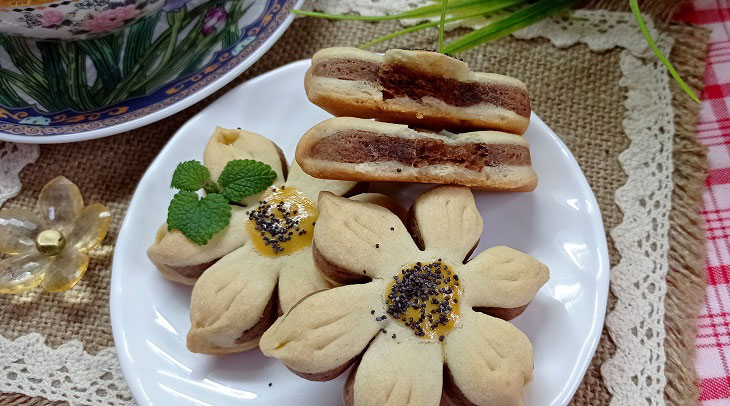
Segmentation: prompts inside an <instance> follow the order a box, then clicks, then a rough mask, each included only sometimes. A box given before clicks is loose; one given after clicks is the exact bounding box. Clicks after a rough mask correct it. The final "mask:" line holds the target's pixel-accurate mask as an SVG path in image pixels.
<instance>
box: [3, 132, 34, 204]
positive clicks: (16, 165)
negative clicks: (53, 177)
mask: <svg viewBox="0 0 730 406" xmlns="http://www.w3.org/2000/svg"><path fill="white" fill-rule="evenodd" d="M36 159H38V145H35V144H16V143H14V142H5V141H0V207H2V205H3V203H5V202H6V201H7V200H8V199H10V198H13V197H15V196H17V195H18V193H20V187H21V184H20V179H19V178H18V173H20V171H21V170H22V169H23V167H25V166H26V165H28V164H29V163H32V162H35V161H36Z"/></svg>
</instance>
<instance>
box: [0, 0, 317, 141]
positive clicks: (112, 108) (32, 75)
mask: <svg viewBox="0 0 730 406" xmlns="http://www.w3.org/2000/svg"><path fill="white" fill-rule="evenodd" d="M2 1H4V0H0V4H1V2H2ZM26 1H27V0H26ZM97 1H102V0H97ZM302 1H303V0H216V1H208V0H168V1H166V2H164V7H163V8H161V9H160V10H159V11H158V12H156V13H153V14H150V15H147V16H144V17H142V18H138V19H137V20H136V21H135V22H134V23H133V24H132V25H130V26H127V27H125V28H124V29H122V30H118V31H115V32H112V33H110V34H107V35H101V36H96V37H93V38H89V39H87V40H84V41H63V42H60V41H46V40H34V39H30V38H20V37H13V36H10V35H4V34H0V140H5V141H20V142H31V143H36V142H58V141H61V140H62V139H63V141H61V142H70V141H78V140H81V139H91V138H98V137H100V136H105V135H110V134H114V133H118V132H121V131H122V130H121V128H122V127H125V128H126V129H127V130H129V129H132V128H136V127H138V126H140V125H143V124H137V123H141V122H143V121H145V120H147V123H149V121H148V119H151V118H154V119H155V120H158V119H160V118H162V117H163V116H161V115H162V114H163V113H164V116H165V117H166V116H167V115H169V114H172V113H174V112H176V111H179V110H180V109H182V108H184V107H186V103H190V100H192V99H194V98H195V97H201V95H207V94H210V93H211V92H212V91H214V90H216V89H217V88H219V87H220V86H222V84H224V83H227V82H228V81H230V80H231V79H233V78H234V77H235V76H233V75H232V74H233V73H236V72H238V73H240V72H241V71H242V70H243V69H245V68H246V67H247V66H250V64H251V63H253V61H255V60H256V59H258V57H260V56H261V54H262V52H261V51H262V48H263V50H264V51H265V50H266V49H268V47H270V46H271V44H273V42H274V41H276V39H277V38H278V36H279V35H281V33H282V32H283V29H285V28H286V27H287V26H288V24H289V22H290V21H291V20H292V19H293V16H292V14H291V13H290V10H292V9H293V8H294V7H295V6H296V5H297V4H300V3H301V2H302ZM160 3H161V4H162V3H163V0H160ZM50 18H51V17H49V19H50ZM9 55H13V57H9ZM84 62H85V63H84ZM187 105H189V104H187ZM57 136H58V137H57ZM60 136H63V137H60ZM52 138H55V139H58V141H55V140H54V141H51V139H52Z"/></svg>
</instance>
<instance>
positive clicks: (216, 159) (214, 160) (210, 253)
mask: <svg viewBox="0 0 730 406" xmlns="http://www.w3.org/2000/svg"><path fill="white" fill-rule="evenodd" d="M282 157H283V155H282V154H281V150H280V149H279V147H278V146H276V144H274V143H273V142H271V141H270V140H269V139H267V138H266V137H264V136H262V135H260V134H256V133H253V132H250V131H246V130H240V129H238V130H232V129H225V128H221V127H216V130H215V132H214V133H213V135H212V136H211V137H210V140H209V141H208V144H207V145H206V147H205V151H204V153H203V163H204V164H205V166H206V167H207V168H208V169H209V170H210V172H211V176H212V177H213V179H218V176H220V173H221V172H222V171H223V168H224V167H225V166H226V164H227V163H228V162H229V161H231V160H233V159H255V160H258V161H261V162H264V163H265V164H268V165H269V166H271V169H272V170H273V171H274V172H276V174H277V177H276V179H275V180H274V185H275V186H277V185H281V184H283V183H284V179H285V178H284V175H285V173H286V164H283V165H282ZM259 197H260V194H257V195H254V196H250V197H248V198H246V199H244V200H242V201H241V203H242V204H249V205H250V204H252V203H255V202H257V201H258V200H259ZM315 198H316V196H315ZM245 212H246V209H245V208H243V207H238V206H234V207H232V210H231V222H230V224H229V226H228V227H227V228H226V229H224V230H222V231H221V232H219V233H217V234H215V235H214V236H213V238H212V239H211V240H210V241H208V244H206V245H198V244H196V243H194V242H192V241H190V240H189V239H188V238H187V237H185V236H184V235H183V234H182V233H181V232H180V231H179V230H167V225H166V224H163V225H162V226H161V227H160V229H159V231H158V233H157V236H156V238H155V242H154V243H153V244H152V246H151V247H150V248H149V249H148V250H147V256H148V257H149V258H150V260H151V261H152V263H153V264H155V266H156V267H157V269H158V270H159V271H160V273H162V275H163V276H165V277H166V278H167V279H170V280H172V281H173V282H179V283H184V284H187V285H193V284H194V283H195V281H196V280H197V279H198V276H199V275H200V274H202V272H203V271H204V270H205V269H202V270H198V272H196V274H193V275H191V274H189V273H186V272H180V268H185V267H196V266H200V265H204V264H212V263H215V261H217V260H218V259H220V258H221V257H223V256H224V255H226V254H228V253H230V252H232V251H233V250H235V249H237V248H239V247H241V246H243V245H244V244H246V241H247V240H248V235H247V234H246V231H245V229H244V223H245V219H246V213H245Z"/></svg>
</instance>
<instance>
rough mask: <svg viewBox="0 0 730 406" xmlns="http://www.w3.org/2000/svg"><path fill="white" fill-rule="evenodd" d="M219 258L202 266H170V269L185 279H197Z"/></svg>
mask: <svg viewBox="0 0 730 406" xmlns="http://www.w3.org/2000/svg"><path fill="white" fill-rule="evenodd" d="M219 259H220V258H216V259H214V260H212V261H210V262H206V263H204V264H198V265H188V266H171V267H170V269H172V270H173V271H175V272H177V273H179V274H180V275H182V276H184V277H186V278H199V277H200V275H202V274H203V272H205V270H206V269H208V268H210V267H211V266H213V264H215V263H216V262H218V260H219Z"/></svg>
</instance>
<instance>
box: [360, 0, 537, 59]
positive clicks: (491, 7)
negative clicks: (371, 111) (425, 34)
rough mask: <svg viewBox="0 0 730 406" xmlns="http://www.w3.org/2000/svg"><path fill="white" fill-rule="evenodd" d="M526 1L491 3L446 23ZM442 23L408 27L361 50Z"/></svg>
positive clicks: (473, 8) (373, 41)
mask: <svg viewBox="0 0 730 406" xmlns="http://www.w3.org/2000/svg"><path fill="white" fill-rule="evenodd" d="M524 1H525V0H510V1H503V2H500V4H499V5H495V4H494V3H490V4H489V5H487V6H486V7H472V8H470V9H469V10H474V11H471V12H469V13H464V14H459V15H456V16H454V17H449V18H447V19H445V20H444V23H451V22H454V21H461V20H466V19H468V18H474V17H480V16H483V15H485V14H488V13H491V12H493V11H498V10H500V9H502V8H505V7H509V6H512V5H515V4H519V3H523V2H524ZM440 23H441V22H440V21H429V22H426V23H421V24H417V25H414V26H411V27H407V28H404V29H402V30H399V31H395V32H392V33H390V34H386V35H383V36H382V37H379V38H375V39H374V40H372V41H369V42H366V43H364V44H362V45H360V48H361V49H365V48H368V47H371V46H373V45H375V44H378V43H380V42H383V41H387V40H389V39H393V38H396V37H399V36H401V35H405V34H409V33H411V32H416V31H421V30H424V29H426V28H430V27H435V26H437V25H440Z"/></svg>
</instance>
